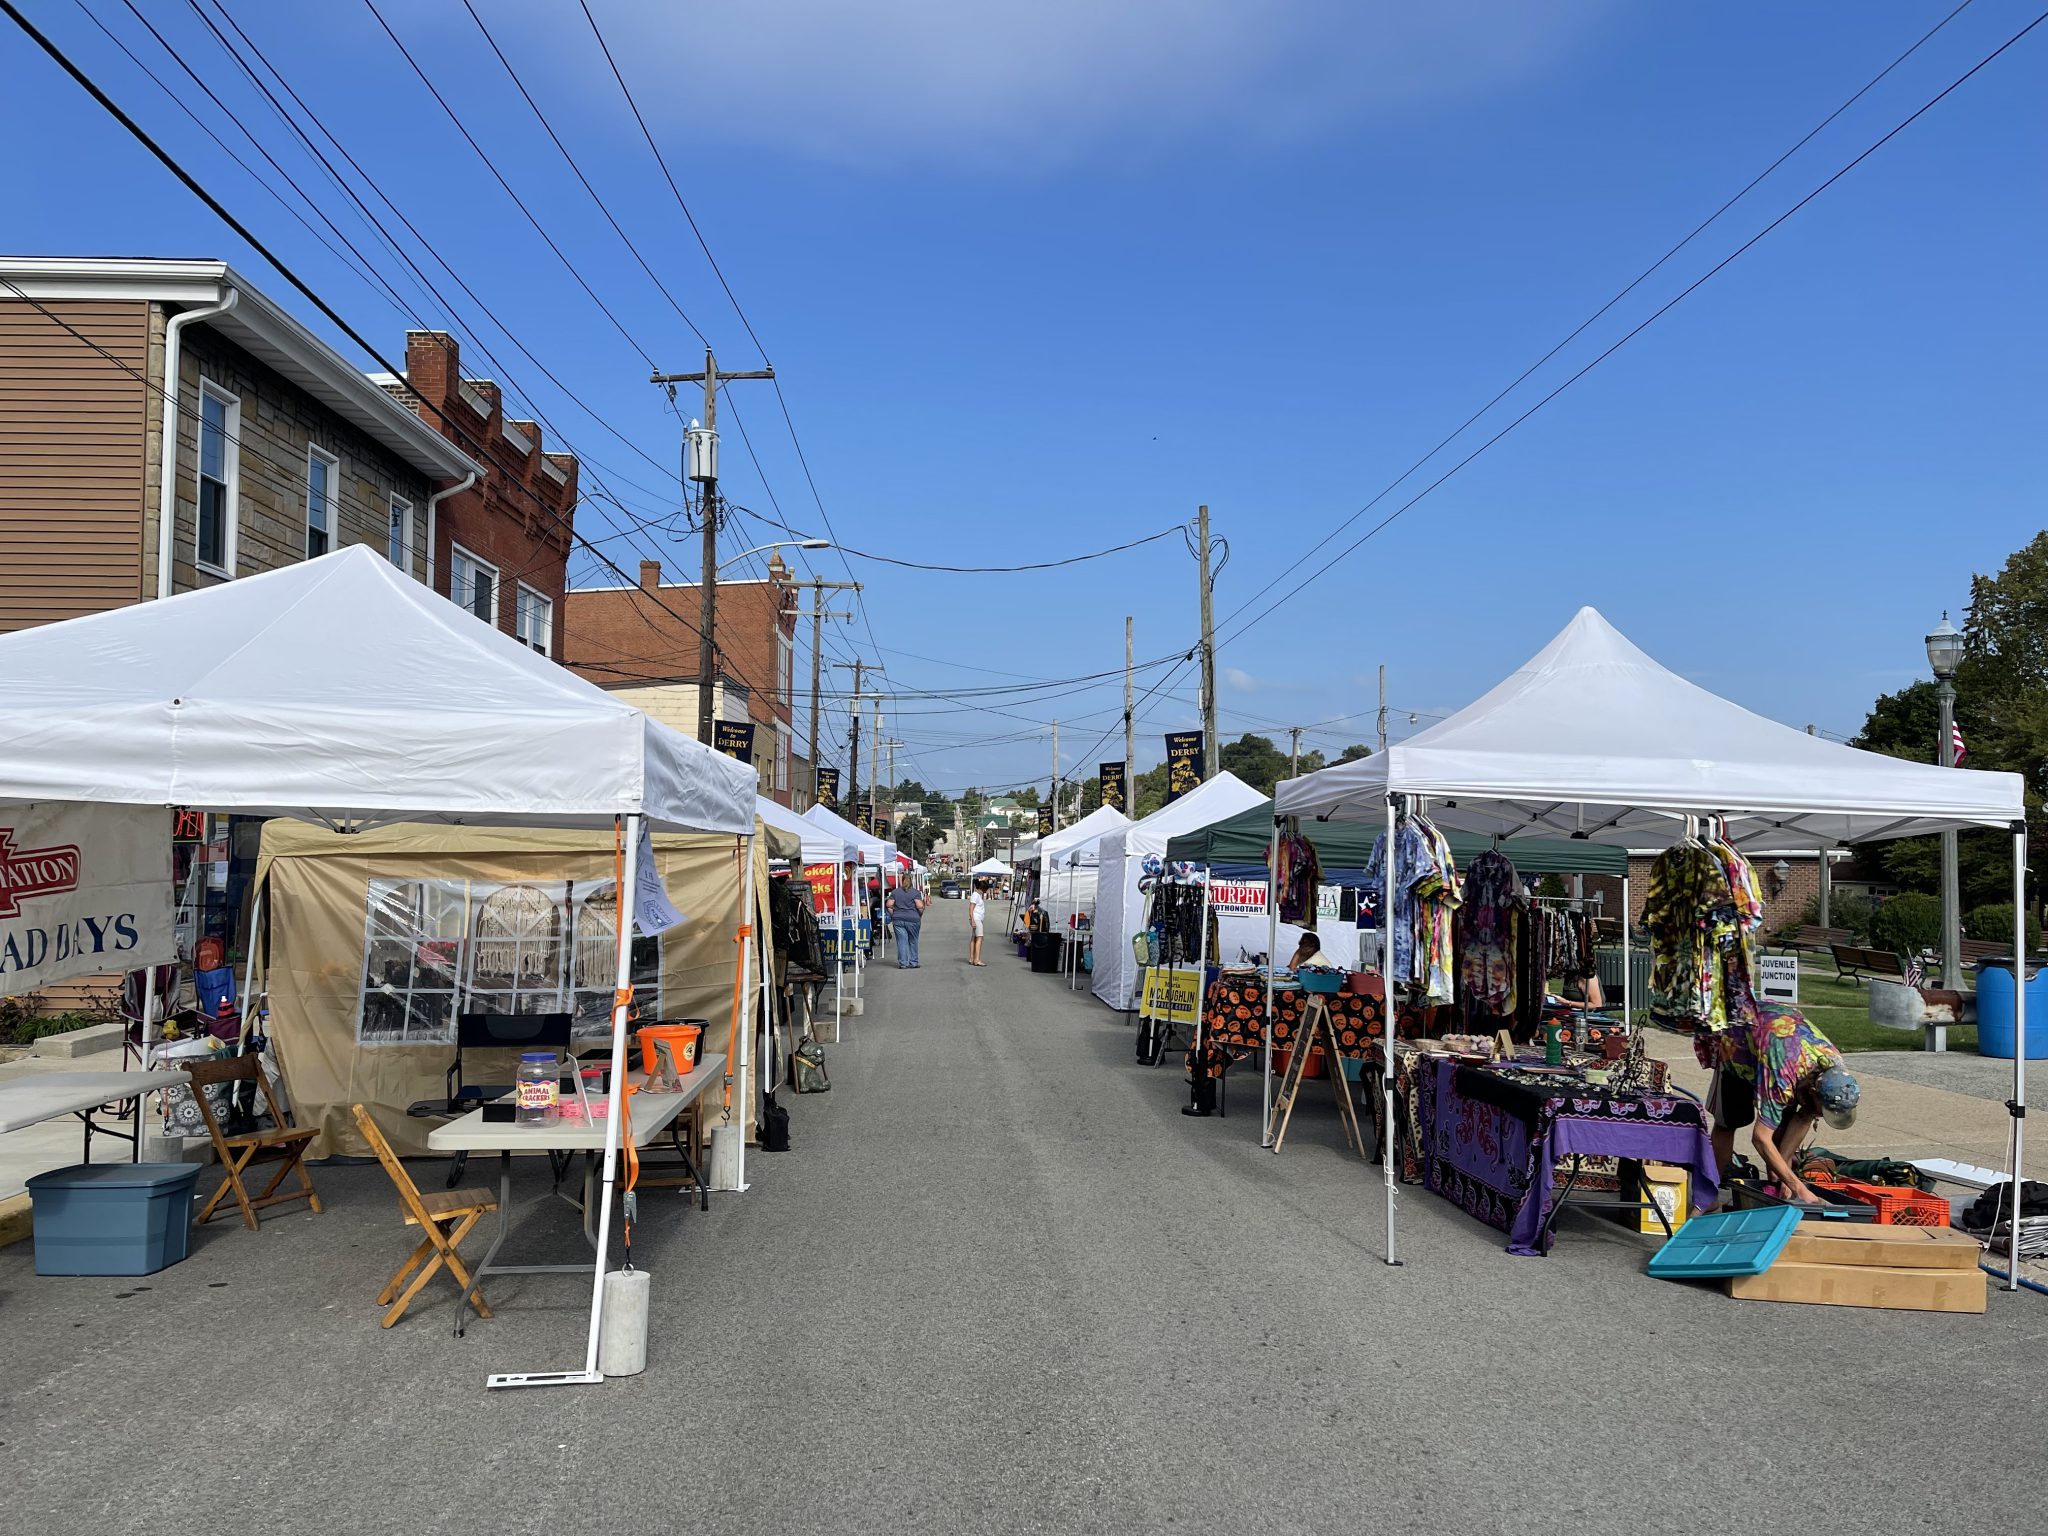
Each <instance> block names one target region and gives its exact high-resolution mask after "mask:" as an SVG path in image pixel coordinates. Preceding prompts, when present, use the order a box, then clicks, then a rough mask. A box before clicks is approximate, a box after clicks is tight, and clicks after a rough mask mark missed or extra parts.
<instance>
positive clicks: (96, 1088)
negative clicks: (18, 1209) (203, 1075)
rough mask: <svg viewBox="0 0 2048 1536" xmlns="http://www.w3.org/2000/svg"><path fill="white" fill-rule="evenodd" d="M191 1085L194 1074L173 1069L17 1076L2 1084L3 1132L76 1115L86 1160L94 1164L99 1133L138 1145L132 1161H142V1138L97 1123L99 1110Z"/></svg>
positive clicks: (0, 1111) (0, 1123)
mask: <svg viewBox="0 0 2048 1536" xmlns="http://www.w3.org/2000/svg"><path fill="white" fill-rule="evenodd" d="M190 1081H191V1078H190V1075H189V1074H187V1073H184V1072H180V1071H177V1070H175V1069H171V1068H157V1069H152V1070H151V1071H147V1072H142V1071H136V1072H45V1073H43V1074H41V1075H40V1076H36V1077H19V1078H14V1079H12V1080H10V1081H6V1082H0V1133H5V1132H7V1131H19V1130H23V1129H25V1128H27V1127H28V1126H31V1125H40V1124H42V1123H43V1121H45V1120H55V1119H56V1118H57V1117H58V1116H59V1115H76V1116H78V1118H79V1120H80V1121H81V1122H82V1123H83V1124H84V1126H85V1161H86V1162H88V1163H89V1162H91V1161H92V1138H93V1133H94V1132H95V1131H97V1132H98V1133H99V1134H100V1135H102V1136H112V1137H113V1138H114V1139H115V1140H117V1141H127V1142H133V1143H134V1151H133V1153H132V1154H131V1158H130V1160H131V1161H138V1160H140V1158H141V1156H142V1140H141V1137H140V1136H139V1135H131V1134H130V1133H129V1132H127V1131H117V1130H115V1129H113V1128H112V1127H111V1126H105V1125H98V1124H95V1123H94V1121H93V1114H94V1112H95V1111H97V1110H100V1109H104V1108H106V1107H107V1106H108V1105H110V1104H118V1103H120V1102H121V1101H122V1100H124V1099H132V1098H135V1097H137V1096H138V1095H140V1094H145V1093H149V1092H152V1091H153V1090H155V1089H158V1088H175V1087H176V1086H177V1085H178V1084H180V1083H185V1082H190Z"/></svg>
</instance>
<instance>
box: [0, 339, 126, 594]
mask: <svg viewBox="0 0 2048 1536" xmlns="http://www.w3.org/2000/svg"><path fill="white" fill-rule="evenodd" d="M45 308H47V309H49V310H51V311H52V312H54V313H55V314H56V315H58V316H60V317H61V318H62V320H63V322H64V324H65V325H69V326H72V327H74V328H75V329H76V330H77V331H78V332H80V333H82V334H83V335H84V336H85V337H88V338H90V341H91V343H93V344H96V345H97V346H98V347H100V348H104V349H105V353H111V354H112V358H109V357H108V356H106V355H104V354H103V353H102V352H100V351H95V350H94V347H93V345H89V344H88V343H87V342H86V341H83V340H80V339H79V337H78V336H75V335H73V334H71V332H70V331H67V330H65V329H64V327H63V326H62V325H59V324H58V323H57V322H56V321H55V320H52V319H51V318H50V317H49V315H46V314H44V313H43V312H42V311H41V310H38V309H37V308H36V307H35V306H33V305H31V304H27V303H24V302H22V301H21V300H18V299H0V632H4V631H7V630H16V629H26V628H28V627H29V626H31V625H35V624H47V623H49V622H51V621H52V620H56V619H70V618H76V617H78V616H79V615H80V614H86V613H99V612H102V611H104V610H106V609H109V608H118V607H120V606H122V605H123V604H126V603H132V602H135V601H137V600H138V599H140V598H141V596H142V573H143V559H142V517H143V499H144V488H145V481H146V474H145V457H146V442H147V422H148V418H149V415H150V412H149V409H148V387H147V386H146V385H145V384H144V383H143V380H142V379H141V378H138V377H137V375H138V374H141V375H145V376H146V375H147V372H148V368H149V314H150V306H149V305H148V304H145V303H141V302H139V301H138V302H125V301H107V302H99V301H75V302H64V303H49V304H46V305H45ZM115 358H117V359H119V362H116V361H114V360H113V359H115ZM122 364H126V365H127V367H126V368H124V367H123V366H121V365H122ZM128 369H133V370H134V372H132V373H131V372H129V371H128Z"/></svg>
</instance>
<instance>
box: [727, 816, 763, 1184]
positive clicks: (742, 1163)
mask: <svg viewBox="0 0 2048 1536" xmlns="http://www.w3.org/2000/svg"><path fill="white" fill-rule="evenodd" d="M740 854H741V857H743V858H744V859H745V860H746V861H747V872H746V874H745V875H743V876H742V877H741V879H740V932H739V946H740V953H739V967H740V975H739V985H738V986H736V987H734V988H733V991H732V1010H733V1012H734V1013H735V1014H744V1012H745V1011H746V1008H747V1005H748V1004H749V1003H750V1002H751V1001H752V999H751V998H749V997H748V996H747V993H748V991H749V990H751V989H750V988H749V987H748V985H747V983H748V979H749V977H751V976H752V974H753V969H752V967H753V960H754V837H753V834H752V833H751V832H750V833H748V834H747V835H746V836H745V837H742V838H741V839H740ZM767 970H768V968H767V967H766V966H765V965H764V966H763V967H762V968H761V979H762V981H763V982H764V983H765V982H766V981H767V979H768V976H767ZM764 996H765V988H764ZM733 1024H734V1025H735V1028H734V1030H733V1033H734V1035H735V1036H737V1037H738V1041H739V1057H740V1069H739V1073H738V1077H739V1085H740V1126H739V1130H740V1137H739V1142H740V1150H739V1179H738V1182H737V1183H735V1184H734V1186H733V1188H734V1190H735V1192H736V1193H741V1194H744V1193H745V1192H746V1188H747V1107H748V1105H750V1104H751V1103H752V1102H753V1097H752V1095H753V1092H754V1077H753V1073H752V1071H751V1070H750V1069H751V1068H752V1066H753V1064H754V1027H753V1024H752V1023H751V1022H750V1021H748V1020H747V1019H746V1018H744V1017H740V1018H735V1019H734V1020H733ZM725 1070H726V1071H727V1072H731V1071H732V1063H731V1062H730V1061H728V1062H727V1063H726V1064H725Z"/></svg>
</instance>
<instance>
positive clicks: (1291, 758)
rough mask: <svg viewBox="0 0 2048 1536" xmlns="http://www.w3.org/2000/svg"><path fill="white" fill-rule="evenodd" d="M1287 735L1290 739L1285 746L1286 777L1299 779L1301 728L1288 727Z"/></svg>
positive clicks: (1296, 726)
mask: <svg viewBox="0 0 2048 1536" xmlns="http://www.w3.org/2000/svg"><path fill="white" fill-rule="evenodd" d="M1287 734H1288V736H1289V737H1290V738H1291V740H1290V741H1289V742H1288V745H1287V777H1289V778H1290V779H1298V778H1300V777H1301V727H1300V726H1298V725H1290V726H1289V727H1287Z"/></svg>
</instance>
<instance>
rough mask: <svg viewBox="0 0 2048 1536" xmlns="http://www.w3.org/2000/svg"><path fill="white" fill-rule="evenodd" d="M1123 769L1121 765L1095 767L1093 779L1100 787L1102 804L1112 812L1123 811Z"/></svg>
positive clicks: (1101, 764)
mask: <svg viewBox="0 0 2048 1536" xmlns="http://www.w3.org/2000/svg"><path fill="white" fill-rule="evenodd" d="M1124 768H1125V765H1124V764H1122V763H1097V764H1096V765H1095V777H1096V778H1097V780H1098V781H1100V783H1101V785H1102V803H1103V804H1104V805H1106V806H1108V807H1109V808H1110V809H1111V810H1113V811H1120V810H1123V809H1124Z"/></svg>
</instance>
